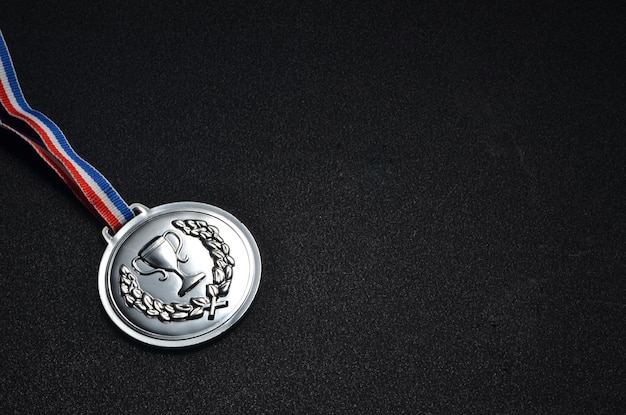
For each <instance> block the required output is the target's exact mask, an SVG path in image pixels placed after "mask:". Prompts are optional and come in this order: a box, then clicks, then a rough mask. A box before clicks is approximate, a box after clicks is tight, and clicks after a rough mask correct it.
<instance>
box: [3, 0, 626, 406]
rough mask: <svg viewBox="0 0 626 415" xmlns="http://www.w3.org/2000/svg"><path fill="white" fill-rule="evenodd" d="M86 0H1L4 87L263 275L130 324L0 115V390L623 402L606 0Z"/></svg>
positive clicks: (84, 236)
mask: <svg viewBox="0 0 626 415" xmlns="http://www.w3.org/2000/svg"><path fill="white" fill-rule="evenodd" d="M51 3H52V2H51ZM90 3H91V2H58V3H53V4H46V3H28V2H23V1H13V0H10V1H7V0H5V1H4V2H3V6H2V7H1V11H0V29H1V30H2V32H3V34H4V37H5V39H6V42H7V44H8V46H9V49H10V51H11V53H12V57H13V62H14V65H15V67H16V70H17V73H18V76H19V79H20V81H21V85H22V89H23V92H24V95H25V96H26V98H27V100H28V102H29V103H30V105H31V106H32V107H33V108H35V109H38V110H40V111H42V112H43V113H45V114H46V115H48V116H49V117H50V118H51V119H52V120H54V121H55V122H56V123H57V124H58V125H59V126H60V127H61V129H63V131H64V132H65V134H66V135H67V137H68V138H69V140H70V142H71V143H72V145H73V147H74V148H75V150H76V151H77V152H78V153H79V154H80V155H81V156H83V158H85V159H86V160H88V161H89V162H91V163H92V164H93V165H94V166H95V167H96V168H98V169H99V170H100V171H101V172H102V173H103V174H104V175H105V176H106V177H107V178H108V179H109V180H110V181H111V183H112V184H113V185H114V186H115V188H116V189H117V190H118V191H119V192H120V194H121V195H122V196H123V197H124V198H125V199H126V200H127V201H128V202H129V203H130V202H141V203H143V204H145V205H147V206H156V205H160V204H163V203H168V202H174V201H180V200H193V201H200V202H205V203H210V204H213V205H216V206H219V207H221V208H223V209H225V210H227V211H230V212H231V213H233V214H234V215H235V216H237V217H238V218H239V219H240V220H241V221H242V222H243V223H245V224H246V225H247V227H248V228H249V229H250V230H251V231H252V233H253V234H254V235H255V237H256V239H257V242H258V244H259V246H260V250H261V255H262V258H263V277H262V281H261V285H260V289H259V292H258V295H257V298H256V300H255V301H254V303H253V305H252V307H251V308H250V310H249V312H248V313H247V315H246V316H245V318H244V319H243V320H242V321H241V322H240V324H238V325H237V326H236V327H235V328H234V329H233V330H231V331H230V332H228V333H227V334H226V335H224V336H222V337H221V338H220V339H219V340H217V341H215V342H212V343H209V344H207V345H205V346H202V347H199V348H195V349H192V350H187V351H182V352H162V351H157V350H152V349H148V348H145V347H143V346H141V345H139V344H137V343H135V342H133V341H130V340H129V339H128V338H127V337H126V336H125V335H123V334H122V333H121V332H120V331H119V330H117V329H116V327H114V326H113V324H111V323H110V322H109V320H108V318H107V315H106V313H105V312H104V310H103V308H102V306H101V304H100V301H99V297H98V290H97V272H98V266H99V262H100V257H101V255H102V252H103V251H104V248H105V243H104V241H103V239H102V237H101V234H100V231H101V229H102V226H103V225H102V224H101V223H100V222H99V221H98V220H97V219H96V218H95V217H93V216H91V215H90V213H89V211H88V210H87V209H85V208H84V207H83V206H82V205H81V204H80V202H79V201H78V200H77V199H76V198H74V196H73V194H72V193H71V191H70V190H69V189H67V188H66V187H65V185H64V184H63V182H62V181H61V180H60V179H58V178H57V177H56V176H55V175H54V173H53V172H52V171H51V170H50V169H49V168H48V167H47V166H46V165H45V163H43V162H42V161H41V160H40V159H39V158H38V157H37V156H36V155H35V153H34V152H33V151H31V149H30V148H29V147H28V146H27V145H26V144H24V143H23V142H21V141H20V140H19V139H17V138H15V137H14V136H12V135H11V134H8V133H6V132H1V133H0V166H2V167H1V168H0V185H1V186H2V192H1V193H0V194H1V196H0V198H1V199H0V206H1V209H2V215H1V220H0V230H1V232H0V244H1V247H2V249H1V251H0V330H1V331H0V333H1V338H0V362H1V363H0V412H1V413H3V414H4V413H6V414H9V413H16V414H30V413H33V414H35V413H46V414H53V413H72V414H87V413H163V414H170V413H172V414H181V415H182V414H218V413H219V414H235V413H354V414H363V413H424V414H429V413H432V414H438V413H475V414H485V413H502V414H518V413H520V414H521V413H524V414H535V413H549V414H554V413H562V414H571V413H623V412H624V411H625V409H626V400H625V390H626V370H625V367H626V358H625V355H626V347H625V340H626V330H625V329H626V323H625V320H626V319H625V315H626V281H625V278H624V277H625V271H626V260H625V259H624V257H625V254H624V247H625V246H624V243H625V242H626V228H625V225H626V214H625V212H626V210H625V208H626V197H625V194H626V192H625V191H624V188H625V185H626V171H625V170H626V168H625V163H624V162H625V160H626V157H625V156H626V154H625V153H626V151H625V150H626V144H625V140H624V137H625V133H626V118H625V116H624V114H625V110H626V108H625V105H624V103H625V99H624V98H625V94H624V73H625V72H624V68H623V63H624V61H625V56H624V55H625V48H624V37H623V35H622V33H621V30H620V29H621V28H622V26H623V24H624V21H626V19H625V16H624V13H623V12H622V9H620V8H618V7H617V6H615V7H614V6H611V5H609V4H604V3H605V2H595V3H594V2H589V3H592V4H587V5H584V4H583V5H581V4H575V3H574V2H561V3H557V2H543V3H540V4H538V5H533V6H530V5H522V4H520V3H524V2H493V3H492V2H489V4H488V3H487V2H474V3H478V4H454V3H452V2H430V3H418V2H408V1H407V2H363V3H358V2H356V3H345V4H339V3H336V2H314V3H313V4H303V3H300V2H283V3H278V2H276V3H271V2H270V3H268V2H243V3H240V2H223V3H225V4H220V3H213V2H195V3H194V2H161V3H158V4H157V3H153V2H141V1H139V2H107V4H106V5H92V4H90ZM596 3H597V4H596ZM609 3H610V2H609ZM614 3H617V2H614Z"/></svg>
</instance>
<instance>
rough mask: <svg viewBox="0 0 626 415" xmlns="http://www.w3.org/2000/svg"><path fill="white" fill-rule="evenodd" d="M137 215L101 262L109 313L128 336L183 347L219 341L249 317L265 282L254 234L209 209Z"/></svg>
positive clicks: (162, 209)
mask: <svg viewBox="0 0 626 415" xmlns="http://www.w3.org/2000/svg"><path fill="white" fill-rule="evenodd" d="M131 207H132V208H133V210H134V211H136V212H139V213H138V214H137V216H136V217H135V218H133V219H132V220H130V221H129V222H128V223H126V224H125V225H124V226H123V227H122V228H121V229H120V230H119V231H118V232H117V233H116V234H115V235H114V236H110V235H109V234H108V229H107V228H105V229H104V230H103V234H104V236H105V239H106V240H107V242H108V246H107V248H106V250H105V252H104V255H103V257H102V262H101V263H100V271H99V274H98V289H99V292H100V299H101V300H102V304H103V306H104V309H105V310H106V312H107V314H108V315H109V317H110V318H111V320H113V322H114V323H115V324H116V325H117V326H118V327H119V328H120V329H121V330H122V331H124V332H125V333H126V334H128V335H129V336H131V337H133V338H135V339H136V340H139V341H141V342H144V343H147V344H149V345H152V346H158V347H168V348H180V347H187V346H192V345H196V344H199V343H202V342H205V341H207V340H210V339H213V338H215V337H216V336H218V335H220V334H221V333H223V332H224V331H226V330H227V329H228V328H230V327H231V326H232V325H233V324H235V323H236V322H237V321H238V320H239V319H240V318H241V317H242V316H243V315H244V313H245V312H246V310H247V309H248V307H249V306H250V304H251V303H252V300H253V299H254V296H255V295H256V292H257V289H258V287H259V282H260V279H261V257H260V255H259V250H258V247H257V245H256V242H255V241H254V239H253V237H252V235H251V234H250V232H249V231H248V229H246V227H245V226H244V225H243V224H241V222H239V221H238V220H237V219H236V218H235V217H234V216H232V215H230V214H229V213H227V212H225V211H223V210H221V209H219V208H216V207H214V206H211V205H205V204H202V203H194V202H180V203H171V204H167V205H162V206H158V207H156V208H153V209H148V208H146V207H144V206H142V205H137V204H135V205H132V206H131Z"/></svg>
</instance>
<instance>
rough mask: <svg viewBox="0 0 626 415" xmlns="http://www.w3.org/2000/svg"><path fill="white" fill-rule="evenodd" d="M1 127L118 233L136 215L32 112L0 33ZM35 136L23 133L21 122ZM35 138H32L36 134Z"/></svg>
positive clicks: (49, 124) (61, 136)
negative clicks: (40, 159) (35, 155)
mask: <svg viewBox="0 0 626 415" xmlns="http://www.w3.org/2000/svg"><path fill="white" fill-rule="evenodd" d="M0 101H1V102H2V108H1V109H0V127H2V128H4V129H6V130H9V131H11V132H12V133H14V134H16V135H17V136H18V137H20V138H22V139H23V140H25V141H26V142H27V143H28V144H30V146H31V147H32V148H33V149H34V150H35V151H36V152H37V154H39V156H41V158H42V159H44V160H45V161H46V163H48V165H50V167H52V169H53V170H54V171H55V172H56V173H57V174H58V175H59V176H60V177H61V179H63V181H64V182H65V183H66V184H67V185H68V186H69V187H70V188H71V189H72V191H73V192H74V194H76V196H77V197H78V198H79V199H80V200H81V201H82V202H83V203H84V204H85V205H86V206H87V208H88V209H89V210H90V211H91V212H92V213H94V214H95V215H96V216H97V217H99V218H100V219H101V220H102V221H104V222H105V223H106V224H107V226H109V227H110V228H111V229H113V230H114V231H117V230H118V229H119V228H121V227H122V225H123V224H124V223H126V222H128V221H129V220H130V219H132V218H133V217H134V216H135V215H134V213H133V211H132V210H131V208H130V206H128V204H126V202H124V200H123V199H122V198H121V197H120V195H119V194H118V193H117V191H116V190H115V189H114V188H113V186H111V184H110V183H109V182H108V181H107V179H105V177H104V176H103V175H102V174H101V173H100V172H99V171H98V170H96V169H95V168H94V167H93V166H92V165H91V164H89V163H87V162H86V161H85V160H83V159H82V158H81V157H80V156H79V155H78V154H76V152H75V151H74V150H73V149H72V147H71V146H70V144H69V142H68V141H67V138H66V137H65V135H64V134H63V132H62V131H61V129H60V128H59V127H57V125H56V124H55V123H54V122H52V121H51V120H50V119H49V118H48V117H46V116H45V115H44V114H42V113H41V112H39V111H37V110H34V109H32V108H31V107H30V106H29V105H28V103H27V102H26V99H24V95H23V94H22V90H21V88H20V85H19V83H18V81H17V75H16V74H15V68H14V67H13V62H12V60H11V56H10V55H9V50H8V49H7V46H6V43H5V41H4V37H3V36H2V32H0ZM20 121H21V122H23V123H25V124H26V125H27V126H28V127H29V128H30V130H32V133H31V132H23V131H21V129H22V128H21V127H20V124H21V122H20ZM33 133H34V135H32V136H31V134H33Z"/></svg>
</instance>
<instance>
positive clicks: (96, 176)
mask: <svg viewBox="0 0 626 415" xmlns="http://www.w3.org/2000/svg"><path fill="white" fill-rule="evenodd" d="M0 61H1V62H2V65H3V67H4V71H5V73H6V76H7V81H8V83H9V87H10V88H11V91H12V92H13V95H14V97H15V100H16V102H17V104H18V106H19V107H20V108H21V109H22V110H23V111H25V112H27V113H28V114H30V115H31V116H33V117H34V118H36V119H37V120H39V121H40V122H42V123H43V124H45V125H46V126H47V127H48V128H49V129H50V131H52V134H54V137H55V138H56V140H57V142H58V143H59V145H60V146H61V147H62V148H63V150H64V151H65V153H66V154H67V155H68V156H69V158H70V159H71V161H72V162H73V163H74V164H76V165H78V166H80V167H81V168H82V169H83V170H84V171H85V172H86V173H87V174H88V175H89V177H90V178H91V179H92V180H93V181H94V182H95V183H96V184H97V185H98V187H99V188H100V190H102V192H103V193H104V194H105V195H106V196H107V198H108V199H109V200H110V201H111V202H112V204H113V205H114V206H115V208H116V209H117V210H118V211H119V212H120V213H121V214H122V216H123V217H124V219H125V220H127V221H128V220H130V219H132V218H133V217H134V216H135V215H134V213H133V212H132V210H131V209H130V207H129V206H128V204H126V202H124V200H123V199H122V198H121V196H120V195H119V194H118V193H117V191H116V190H115V189H114V188H113V186H111V184H110V183H109V182H108V181H107V179H105V178H104V176H103V175H102V174H101V173H100V172H99V171H97V170H96V169H95V168H94V167H93V166H92V165H91V164H89V163H87V162H86V161H85V160H83V159H82V158H81V157H80V156H79V155H78V154H76V152H75V151H74V149H72V147H71V146H70V144H69V142H68V141H67V138H65V135H64V134H63V132H62V131H61V129H60V128H59V127H58V126H57V125H56V124H55V123H54V122H52V120H50V119H49V118H48V117H46V116H45V115H44V114H42V113H41V112H39V111H37V110H34V109H32V108H31V107H30V105H28V103H27V102H26V99H25V98H24V95H23V94H22V90H21V88H20V87H19V83H18V81H17V75H16V74H15V69H14V68H13V64H12V62H11V58H10V57H9V51H8V49H7V46H6V43H5V40H4V36H2V32H0Z"/></svg>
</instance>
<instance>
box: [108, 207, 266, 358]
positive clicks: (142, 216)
mask: <svg viewBox="0 0 626 415" xmlns="http://www.w3.org/2000/svg"><path fill="white" fill-rule="evenodd" d="M130 207H131V209H132V210H133V211H135V212H139V213H138V214H137V215H136V216H135V217H134V218H133V219H131V220H130V221H128V222H127V223H126V224H124V226H122V228H121V229H120V230H118V231H117V232H116V233H115V235H111V234H110V233H109V229H108V228H106V227H105V228H104V229H103V235H104V238H105V240H106V241H107V247H106V249H105V251H104V253H103V255H102V259H101V261H100V267H99V271H98V292H99V296H100V302H101V303H102V306H103V307H104V310H105V311H106V313H107V315H108V316H109V318H110V319H111V321H112V322H113V323H114V324H115V326H117V327H118V328H119V329H120V330H122V332H124V333H125V334H126V335H128V336H130V337H131V338H133V339H135V340H137V341H139V342H141V343H144V344H147V345H149V346H154V347H159V348H178V349H180V348H186V347H191V346H196V345H199V344H201V343H205V342H207V341H210V340H213V339H215V338H216V337H218V336H220V335H222V334H223V333H224V332H226V331H228V330H229V329H230V328H231V327H232V326H233V325H235V324H236V323H237V322H238V321H240V320H241V318H242V317H243V316H244V314H245V313H246V312H247V311H248V309H249V308H250V305H251V304H252V302H253V300H254V298H255V297H256V294H257V291H258V288H259V285H260V282H261V271H262V268H261V255H260V252H259V248H258V245H257V243H256V241H255V239H254V237H253V236H252V234H251V233H250V231H249V230H248V228H247V227H246V226H245V225H244V224H243V223H241V221H239V219H237V218H236V217H235V216H233V215H232V214H230V213H228V212H227V211H225V210H223V209H220V208H218V207H217V206H213V205H209V204H206V203H200V202H173V203H167V204H164V205H159V206H156V207H153V208H148V207H146V206H144V205H142V204H139V203H134V204H132V205H131V206H130ZM175 212H197V213H202V214H207V215H209V216H214V217H217V218H218V219H220V220H222V221H224V222H225V223H226V224H229V225H230V226H231V227H232V228H233V229H234V230H235V232H236V233H238V234H239V235H240V237H241V238H242V241H243V242H244V244H245V245H246V247H247V248H249V252H248V254H249V255H250V262H251V264H250V268H251V270H250V275H249V277H250V278H252V279H253V281H252V282H251V284H250V289H249V290H248V291H247V292H246V294H245V299H244V301H243V302H242V303H241V305H240V306H239V308H238V309H237V310H236V311H235V313H234V314H233V315H232V316H231V317H230V318H229V319H228V320H226V321H225V322H223V323H222V324H220V325H219V326H218V327H216V328H215V329H213V330H210V331H209V332H207V333H203V334H193V335H190V336H189V337H184V336H182V338H181V336H180V335H178V336H176V338H172V339H167V338H164V337H166V336H162V335H157V334H154V336H150V335H148V334H144V333H142V332H140V331H139V330H141V331H145V332H149V330H145V329H143V328H137V329H136V328H134V323H132V322H131V321H130V320H128V317H126V316H124V315H123V313H121V312H119V311H117V308H118V307H117V306H116V305H115V300H114V299H113V298H112V293H111V284H110V276H109V264H111V263H112V262H113V261H114V260H115V255H116V253H117V251H118V250H119V249H120V248H121V247H122V246H123V244H124V242H125V241H126V239H127V238H128V237H130V236H131V235H132V234H133V232H135V231H136V230H138V229H139V228H140V227H141V226H143V225H144V224H145V223H147V222H149V221H150V220H151V218H156V217H158V216H160V215H163V214H168V213H175Z"/></svg>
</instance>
